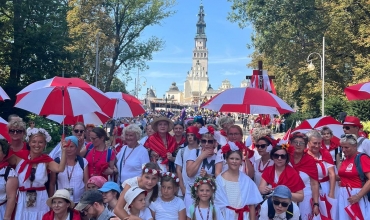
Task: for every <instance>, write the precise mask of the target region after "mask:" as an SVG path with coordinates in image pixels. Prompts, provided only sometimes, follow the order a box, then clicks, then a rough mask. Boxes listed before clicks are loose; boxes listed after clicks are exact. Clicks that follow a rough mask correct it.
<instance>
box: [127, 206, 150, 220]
mask: <svg viewBox="0 0 370 220" xmlns="http://www.w3.org/2000/svg"><path fill="white" fill-rule="evenodd" d="M127 214H129V215H130V211H128V212H127ZM139 218H141V219H142V220H151V219H153V216H152V213H151V212H150V209H149V208H145V209H144V210H140V213H139Z"/></svg>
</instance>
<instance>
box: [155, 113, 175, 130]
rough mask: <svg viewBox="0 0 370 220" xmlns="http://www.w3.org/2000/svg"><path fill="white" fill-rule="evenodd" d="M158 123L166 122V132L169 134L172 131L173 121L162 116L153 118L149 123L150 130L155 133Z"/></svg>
mask: <svg viewBox="0 0 370 220" xmlns="http://www.w3.org/2000/svg"><path fill="white" fill-rule="evenodd" d="M160 121H166V122H168V132H170V131H171V130H172V129H173V121H172V120H170V119H169V118H167V117H164V116H160V117H158V118H154V120H153V122H152V123H151V125H152V129H153V130H154V131H155V132H157V125H158V122H160Z"/></svg>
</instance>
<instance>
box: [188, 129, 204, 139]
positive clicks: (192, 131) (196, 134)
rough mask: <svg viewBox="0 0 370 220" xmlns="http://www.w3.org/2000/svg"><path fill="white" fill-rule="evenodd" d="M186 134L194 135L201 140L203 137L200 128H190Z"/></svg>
mask: <svg viewBox="0 0 370 220" xmlns="http://www.w3.org/2000/svg"><path fill="white" fill-rule="evenodd" d="M186 133H187V134H194V135H195V137H197V138H198V139H201V135H200V134H199V128H198V127H196V126H189V127H188V128H187V129H186Z"/></svg>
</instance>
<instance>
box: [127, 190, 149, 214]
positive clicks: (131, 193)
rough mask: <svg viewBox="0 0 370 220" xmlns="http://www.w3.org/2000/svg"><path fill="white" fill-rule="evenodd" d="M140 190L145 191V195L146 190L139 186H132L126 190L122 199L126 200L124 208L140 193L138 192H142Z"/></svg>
mask: <svg viewBox="0 0 370 220" xmlns="http://www.w3.org/2000/svg"><path fill="white" fill-rule="evenodd" d="M142 192H145V196H146V193H147V192H146V191H145V190H143V189H142V188H140V187H132V188H130V189H129V190H127V192H126V194H125V196H124V199H125V200H126V205H125V209H126V210H127V209H128V207H129V206H130V205H131V203H132V202H133V201H134V199H135V198H136V197H137V196H138V195H140V193H142Z"/></svg>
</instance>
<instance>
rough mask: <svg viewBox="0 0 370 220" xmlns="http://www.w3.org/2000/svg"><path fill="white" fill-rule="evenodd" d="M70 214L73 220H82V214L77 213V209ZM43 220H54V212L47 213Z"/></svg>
mask: <svg viewBox="0 0 370 220" xmlns="http://www.w3.org/2000/svg"><path fill="white" fill-rule="evenodd" d="M68 211H69V210H68ZM69 212H70V214H72V216H73V217H72V220H81V216H80V212H79V211H77V210H75V209H72V210H70V211H69ZM42 220H54V211H53V210H51V211H49V212H47V213H45V214H44V216H43V217H42Z"/></svg>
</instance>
